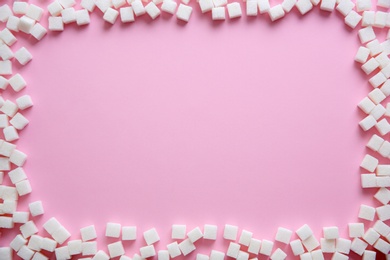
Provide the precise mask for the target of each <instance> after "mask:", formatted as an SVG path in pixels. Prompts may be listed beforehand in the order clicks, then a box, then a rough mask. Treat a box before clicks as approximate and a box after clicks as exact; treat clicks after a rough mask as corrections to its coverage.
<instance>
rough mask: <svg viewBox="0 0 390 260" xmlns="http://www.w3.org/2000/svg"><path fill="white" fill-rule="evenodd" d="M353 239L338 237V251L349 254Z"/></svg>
mask: <svg viewBox="0 0 390 260" xmlns="http://www.w3.org/2000/svg"><path fill="white" fill-rule="evenodd" d="M351 243H352V242H351V240H349V239H345V238H338V239H337V240H336V251H337V252H340V253H343V254H349V251H350V250H351Z"/></svg>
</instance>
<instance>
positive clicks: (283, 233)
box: [275, 227, 293, 244]
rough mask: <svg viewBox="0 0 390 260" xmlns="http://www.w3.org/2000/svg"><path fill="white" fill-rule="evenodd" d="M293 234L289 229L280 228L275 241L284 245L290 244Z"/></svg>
mask: <svg viewBox="0 0 390 260" xmlns="http://www.w3.org/2000/svg"><path fill="white" fill-rule="evenodd" d="M292 234H293V232H292V231H291V230H289V229H286V228H282V227H279V228H278V231H277V233H276V237H275V240H276V241H279V242H282V243H284V244H289V243H290V239H291V236H292Z"/></svg>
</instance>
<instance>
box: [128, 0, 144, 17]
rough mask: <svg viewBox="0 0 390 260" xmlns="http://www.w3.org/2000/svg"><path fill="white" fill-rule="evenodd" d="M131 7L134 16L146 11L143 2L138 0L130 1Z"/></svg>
mask: <svg viewBox="0 0 390 260" xmlns="http://www.w3.org/2000/svg"><path fill="white" fill-rule="evenodd" d="M131 7H132V8H133V12H134V14H135V16H141V15H143V14H145V12H146V11H145V7H144V5H143V3H142V2H141V1H140V0H135V1H134V2H132V3H131Z"/></svg>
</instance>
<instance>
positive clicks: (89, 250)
mask: <svg viewBox="0 0 390 260" xmlns="http://www.w3.org/2000/svg"><path fill="white" fill-rule="evenodd" d="M97 251H98V250H97V242H96V241H92V242H91V241H90V242H83V243H82V244H81V254H82V255H83V256H86V255H95V254H96V253H97Z"/></svg>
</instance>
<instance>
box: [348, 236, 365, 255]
mask: <svg viewBox="0 0 390 260" xmlns="http://www.w3.org/2000/svg"><path fill="white" fill-rule="evenodd" d="M367 246H368V244H367V243H366V242H364V241H363V240H361V239H359V238H355V239H354V240H353V241H352V244H351V250H352V251H353V252H355V253H356V254H358V255H360V256H361V255H363V253H364V250H366V248H367Z"/></svg>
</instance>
